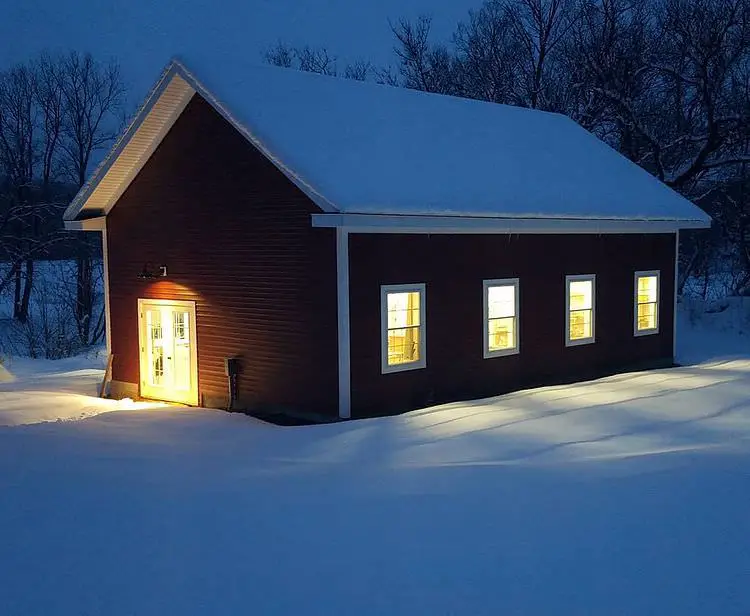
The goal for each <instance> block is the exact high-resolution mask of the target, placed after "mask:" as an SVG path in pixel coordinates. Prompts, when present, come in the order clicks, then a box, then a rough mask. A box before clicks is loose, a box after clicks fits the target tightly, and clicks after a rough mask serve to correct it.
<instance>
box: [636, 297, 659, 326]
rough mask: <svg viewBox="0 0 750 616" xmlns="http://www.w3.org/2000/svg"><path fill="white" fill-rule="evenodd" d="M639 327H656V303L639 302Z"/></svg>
mask: <svg viewBox="0 0 750 616" xmlns="http://www.w3.org/2000/svg"><path fill="white" fill-rule="evenodd" d="M638 329H639V330H643V329H656V303H652V304H638Z"/></svg>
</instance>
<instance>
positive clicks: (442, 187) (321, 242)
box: [65, 60, 710, 418]
mask: <svg viewBox="0 0 750 616" xmlns="http://www.w3.org/2000/svg"><path fill="white" fill-rule="evenodd" d="M238 62H239V61H238ZM65 220H66V226H67V228H69V229H78V230H83V231H98V232H101V233H102V236H103V245H104V259H105V261H104V262H105V280H106V284H105V290H106V308H107V317H108V344H109V346H110V351H111V353H112V354H113V356H114V363H113V381H112V386H111V395H112V396H115V397H123V396H130V397H138V396H140V397H144V398H154V399H162V400H168V401H175V402H181V403H185V404H191V405H205V406H210V407H222V408H227V407H228V406H231V407H233V408H238V409H240V408H243V409H252V408H270V409H273V408H276V409H294V410H298V411H306V412H310V413H319V414H327V415H333V416H336V415H338V416H339V417H342V418H348V417H363V416H369V415H376V414H387V413H394V412H399V411H403V410H408V409H414V408H417V407H420V406H425V405H428V404H433V403H440V402H446V401H452V400H460V399H469V398H477V397H483V396H488V395H492V394H499V393H503V392H507V391H511V390H516V389H520V388H524V387H529V386H534V385H539V384H545V383H553V382H563V381H572V380H578V379H583V378H589V377H593V376H597V375H602V374H606V373H612V372H617V371H623V370H631V369H639V368H648V367H653V366H667V365H670V364H672V362H673V358H674V351H673V349H674V346H673V345H674V338H675V330H674V307H675V303H674V300H675V257H676V250H677V237H678V232H679V230H680V229H685V228H702V227H706V226H708V225H709V224H710V220H709V218H708V217H707V216H706V215H705V214H704V213H703V212H702V211H701V210H699V209H698V208H696V207H695V206H694V205H692V204H691V203H690V202H689V201H687V200H685V199H683V198H682V197H681V196H679V195H677V194H676V193H674V192H673V191H671V190H670V189H669V188H667V187H665V186H664V185H663V184H661V183H660V182H658V181H657V180H656V179H654V178H653V177H651V176H650V175H649V174H648V173H646V172H645V171H643V170H641V169H640V168H639V167H637V166H636V165H634V164H633V163H631V162H629V161H628V160H626V159H624V158H623V157H621V156H620V155H619V154H617V153H616V152H615V151H614V150H612V149H610V148H609V147H608V146H607V145H605V144H604V143H602V142H601V141H599V140H598V139H596V138H595V137H594V136H592V135H590V134H589V133H588V132H587V131H585V130H584V129H582V128H581V127H579V126H578V125H577V124H575V123H574V122H572V121H571V120H569V119H567V118H565V117H564V116H560V115H556V114H550V113H543V112H537V111H531V110H526V109H519V108H514V107H507V106H503V105H495V104H491V103H484V102H478V101H471V100H465V99H459V98H454V97H448V96H440V95H434V94H426V93H422V92H415V91H410V90H405V89H399V88H392V87H388V86H382V85H375V84H368V83H361V82H355V81H346V80H342V79H336V78H331V77H324V76H320V75H312V74H307V73H300V72H296V71H291V70H287V69H276V68H270V67H251V66H244V65H242V64H241V63H238V65H237V66H230V65H228V64H227V63H226V62H225V63H222V64H221V65H219V64H216V63H214V64H206V66H202V65H201V63H200V62H199V61H198V62H188V63H183V62H181V61H177V60H175V61H172V62H171V63H170V64H169V65H168V67H167V68H166V69H165V71H164V73H163V74H162V76H161V78H160V79H159V81H158V82H157V84H156V85H155V87H154V88H153V90H152V91H151V93H150V95H149V96H148V98H147V100H146V102H145V103H144V104H143V106H142V108H141V109H140V111H139V113H138V114H137V116H136V117H135V119H134V120H133V122H132V123H131V125H130V126H129V127H128V129H127V130H126V131H125V133H124V134H123V135H122V137H121V138H120V139H119V141H118V142H117V144H116V145H115V146H114V148H113V149H112V151H111V152H110V154H109V155H108V156H107V158H106V159H105V160H104V161H103V163H102V164H101V165H100V166H99V168H98V169H97V170H96V171H95V173H94V174H93V176H92V177H91V179H90V181H89V182H88V183H87V184H86V186H84V187H83V189H82V190H81V191H80V193H79V194H78V195H77V196H76V198H75V200H74V201H73V203H72V204H71V205H70V207H69V208H68V210H67V211H66V213H65ZM228 358H231V361H229V362H227V361H226V360H227V359H228ZM227 372H229V373H232V374H234V376H232V377H230V376H228V375H227Z"/></svg>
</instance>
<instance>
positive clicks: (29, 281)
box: [18, 259, 34, 323]
mask: <svg viewBox="0 0 750 616" xmlns="http://www.w3.org/2000/svg"><path fill="white" fill-rule="evenodd" d="M33 286H34V259H28V260H27V261H26V276H25V279H24V283H23V294H22V295H21V305H20V307H19V311H18V320H19V321H20V322H21V323H26V321H28V319H29V303H30V302H31V290H32V288H33Z"/></svg>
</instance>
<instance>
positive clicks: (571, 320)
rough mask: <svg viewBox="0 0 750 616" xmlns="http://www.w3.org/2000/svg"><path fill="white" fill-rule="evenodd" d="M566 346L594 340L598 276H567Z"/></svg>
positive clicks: (588, 342)
mask: <svg viewBox="0 0 750 616" xmlns="http://www.w3.org/2000/svg"><path fill="white" fill-rule="evenodd" d="M565 288H566V293H565V306H566V308H565V319H566V337H565V344H566V346H574V345H578V344H590V343H592V342H594V320H595V314H596V313H595V310H596V276H595V275H594V274H591V275H587V276H566V277H565Z"/></svg>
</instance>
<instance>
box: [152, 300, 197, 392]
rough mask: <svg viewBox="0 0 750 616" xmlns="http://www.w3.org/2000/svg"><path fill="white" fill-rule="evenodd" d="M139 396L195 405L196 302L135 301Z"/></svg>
mask: <svg viewBox="0 0 750 616" xmlns="http://www.w3.org/2000/svg"><path fill="white" fill-rule="evenodd" d="M138 339H139V344H140V356H141V358H140V367H141V377H140V378H141V396H142V397H144V398H152V399H155V400H166V401H168V402H181V403H183V404H192V405H197V404H198V361H197V347H196V343H195V340H196V339H195V302H183V301H173V300H161V299H139V300H138Z"/></svg>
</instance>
